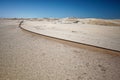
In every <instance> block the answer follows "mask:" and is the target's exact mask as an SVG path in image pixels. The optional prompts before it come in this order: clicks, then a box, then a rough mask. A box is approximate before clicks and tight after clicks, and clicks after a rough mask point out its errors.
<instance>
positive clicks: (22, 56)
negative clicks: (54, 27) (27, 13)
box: [0, 20, 120, 80]
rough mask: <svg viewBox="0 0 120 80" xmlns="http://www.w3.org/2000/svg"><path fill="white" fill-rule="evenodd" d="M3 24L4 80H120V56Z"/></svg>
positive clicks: (0, 56) (0, 58)
mask: <svg viewBox="0 0 120 80" xmlns="http://www.w3.org/2000/svg"><path fill="white" fill-rule="evenodd" d="M19 22H20V21H19V20H0V80H120V56H115V55H111V54H106V53H107V52H106V53H105V52H104V53H103V52H99V51H93V50H90V49H87V48H82V47H81V48H79V47H74V46H70V45H67V44H65V43H64V44H63V43H60V42H57V41H55V40H52V39H49V38H45V37H44V36H41V35H37V34H33V33H30V32H27V31H24V30H22V29H20V28H19V27H18V24H19Z"/></svg>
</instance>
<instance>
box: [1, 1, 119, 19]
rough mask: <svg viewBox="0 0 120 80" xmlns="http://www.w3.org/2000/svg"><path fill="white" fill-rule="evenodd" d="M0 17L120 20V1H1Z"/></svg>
mask: <svg viewBox="0 0 120 80" xmlns="http://www.w3.org/2000/svg"><path fill="white" fill-rule="evenodd" d="M0 17H9V18H10V17H13V18H14V17H19V18H43V17H53V18H63V17H80V18H109V19H120V0H0Z"/></svg>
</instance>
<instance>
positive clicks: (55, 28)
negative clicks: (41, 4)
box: [21, 20, 120, 51]
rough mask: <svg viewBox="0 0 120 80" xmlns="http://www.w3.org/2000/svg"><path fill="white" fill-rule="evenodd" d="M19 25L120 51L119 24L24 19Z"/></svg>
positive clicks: (42, 32)
mask: <svg viewBox="0 0 120 80" xmlns="http://www.w3.org/2000/svg"><path fill="white" fill-rule="evenodd" d="M63 22H64V23H63ZM66 23H67V24H66ZM21 27H22V28H24V29H27V30H29V31H32V32H36V33H39V34H43V35H47V36H51V37H56V38H60V39H65V40H70V41H74V42H78V43H85V44H89V45H94V46H98V47H103V48H107V49H112V50H117V51H120V26H103V25H92V24H81V23H72V22H71V23H68V22H66V20H65V21H64V20H63V21H62V22H59V21H58V22H57V21H49V22H48V21H45V20H44V21H28V20H26V21H24V23H23V24H22V26H21Z"/></svg>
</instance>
